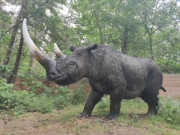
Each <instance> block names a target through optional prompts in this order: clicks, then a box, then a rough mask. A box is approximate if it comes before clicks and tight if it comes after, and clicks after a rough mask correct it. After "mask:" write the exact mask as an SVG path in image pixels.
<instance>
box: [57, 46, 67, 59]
mask: <svg viewBox="0 0 180 135" xmlns="http://www.w3.org/2000/svg"><path fill="white" fill-rule="evenodd" d="M54 52H55V54H56V56H57V57H58V58H65V57H66V55H65V54H63V53H62V52H61V50H60V49H59V48H58V46H57V44H56V43H54Z"/></svg>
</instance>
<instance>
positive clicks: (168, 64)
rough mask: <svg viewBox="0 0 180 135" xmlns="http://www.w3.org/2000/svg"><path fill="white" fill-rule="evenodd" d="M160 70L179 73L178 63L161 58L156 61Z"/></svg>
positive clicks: (179, 64) (179, 66)
mask: <svg viewBox="0 0 180 135" xmlns="http://www.w3.org/2000/svg"><path fill="white" fill-rule="evenodd" d="M157 63H158V65H159V66H160V68H161V70H162V72H165V73H180V63H178V62H177V61H174V60H169V59H161V60H159V61H157Z"/></svg>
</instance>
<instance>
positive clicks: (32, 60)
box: [28, 55, 34, 73]
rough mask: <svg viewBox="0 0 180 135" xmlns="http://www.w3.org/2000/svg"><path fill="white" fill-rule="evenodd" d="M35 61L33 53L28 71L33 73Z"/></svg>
mask: <svg viewBox="0 0 180 135" xmlns="http://www.w3.org/2000/svg"><path fill="white" fill-rule="evenodd" d="M33 63H34V57H33V55H31V58H30V61H29V69H28V73H32V69H31V68H32V67H33Z"/></svg>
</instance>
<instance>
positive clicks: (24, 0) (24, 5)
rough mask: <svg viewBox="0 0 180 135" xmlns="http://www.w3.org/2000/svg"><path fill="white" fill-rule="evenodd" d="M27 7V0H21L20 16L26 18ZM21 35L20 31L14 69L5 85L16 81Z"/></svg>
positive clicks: (21, 43) (20, 52)
mask: <svg viewBox="0 0 180 135" xmlns="http://www.w3.org/2000/svg"><path fill="white" fill-rule="evenodd" d="M27 5H28V0H22V6H21V14H22V15H21V16H22V17H26V15H25V14H26V10H27ZM23 40H24V39H23V35H22V30H21V38H20V42H19V48H18V54H17V55H16V61H15V64H14V68H13V70H12V72H11V75H10V77H9V78H8V80H7V83H14V82H15V79H16V75H17V72H18V68H19V63H20V60H21V54H22V49H23Z"/></svg>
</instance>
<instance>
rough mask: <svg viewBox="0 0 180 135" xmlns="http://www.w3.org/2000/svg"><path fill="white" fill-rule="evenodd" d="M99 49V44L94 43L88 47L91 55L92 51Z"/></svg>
mask: <svg viewBox="0 0 180 135" xmlns="http://www.w3.org/2000/svg"><path fill="white" fill-rule="evenodd" d="M97 48H98V44H97V43H94V44H92V45H90V46H89V47H88V52H89V53H90V52H91V51H92V50H95V49H97Z"/></svg>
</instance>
